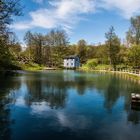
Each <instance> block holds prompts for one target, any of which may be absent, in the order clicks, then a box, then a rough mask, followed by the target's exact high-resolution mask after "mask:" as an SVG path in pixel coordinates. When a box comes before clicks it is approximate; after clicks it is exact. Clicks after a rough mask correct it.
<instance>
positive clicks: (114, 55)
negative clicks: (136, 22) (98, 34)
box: [105, 27, 120, 69]
mask: <svg viewBox="0 0 140 140" xmlns="http://www.w3.org/2000/svg"><path fill="white" fill-rule="evenodd" d="M105 36H106V39H107V41H106V46H107V49H108V56H109V60H110V64H111V65H112V66H113V67H114V69H115V68H116V65H117V64H118V58H119V57H118V56H119V55H118V54H119V52H120V39H119V38H118V36H117V35H116V34H115V31H114V28H113V27H111V28H110V29H109V32H107V33H106V34H105Z"/></svg>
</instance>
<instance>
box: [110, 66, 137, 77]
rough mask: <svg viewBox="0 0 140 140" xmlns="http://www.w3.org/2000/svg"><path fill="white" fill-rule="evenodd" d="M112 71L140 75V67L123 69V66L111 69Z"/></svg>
mask: <svg viewBox="0 0 140 140" xmlns="http://www.w3.org/2000/svg"><path fill="white" fill-rule="evenodd" d="M110 71H112V72H121V73H128V74H133V75H137V76H140V69H122V68H116V69H115V70H110Z"/></svg>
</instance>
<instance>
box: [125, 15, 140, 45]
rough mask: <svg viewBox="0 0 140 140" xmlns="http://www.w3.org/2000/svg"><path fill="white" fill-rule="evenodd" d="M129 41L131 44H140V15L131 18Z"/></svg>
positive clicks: (128, 33)
mask: <svg viewBox="0 0 140 140" xmlns="http://www.w3.org/2000/svg"><path fill="white" fill-rule="evenodd" d="M127 41H128V42H129V43H131V44H137V45H138V44H140V16H136V17H132V18H131V27H130V28H129V31H128V32H127Z"/></svg>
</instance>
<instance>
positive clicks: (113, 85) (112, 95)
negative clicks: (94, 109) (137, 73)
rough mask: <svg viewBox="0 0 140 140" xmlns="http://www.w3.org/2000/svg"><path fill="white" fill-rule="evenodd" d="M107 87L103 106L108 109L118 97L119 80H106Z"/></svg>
mask: <svg viewBox="0 0 140 140" xmlns="http://www.w3.org/2000/svg"><path fill="white" fill-rule="evenodd" d="M108 83H109V84H108V87H107V89H106V90H105V94H104V97H105V103H104V105H105V107H106V108H107V109H108V110H110V109H112V107H113V105H114V104H115V103H116V101H117V99H118V98H119V96H120V95H119V86H118V85H119V81H118V80H117V79H116V78H113V77H112V78H111V79H110V80H109V81H108Z"/></svg>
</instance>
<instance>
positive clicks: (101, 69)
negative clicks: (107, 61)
mask: <svg viewBox="0 0 140 140" xmlns="http://www.w3.org/2000/svg"><path fill="white" fill-rule="evenodd" d="M118 67H119V66H118ZM79 70H81V71H86V72H88V71H90V72H92V71H93V72H95V71H97V72H106V73H117V74H124V75H128V76H129V77H131V78H134V79H140V75H138V74H133V73H129V72H124V71H113V68H112V67H111V66H110V65H97V66H94V67H88V65H83V66H82V67H80V69H79Z"/></svg>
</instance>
